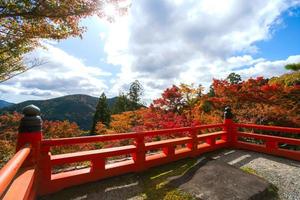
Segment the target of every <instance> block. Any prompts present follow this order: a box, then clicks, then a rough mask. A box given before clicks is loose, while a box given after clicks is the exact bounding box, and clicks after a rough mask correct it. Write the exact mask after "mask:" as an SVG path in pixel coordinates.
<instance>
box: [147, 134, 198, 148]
mask: <svg viewBox="0 0 300 200" xmlns="http://www.w3.org/2000/svg"><path fill="white" fill-rule="evenodd" d="M191 141H192V138H191V137H181V138H174V139H167V140H160V141H155V142H148V143H146V144H145V149H146V150H147V151H149V150H152V149H159V148H163V147H168V146H174V145H180V144H187V143H189V142H191Z"/></svg>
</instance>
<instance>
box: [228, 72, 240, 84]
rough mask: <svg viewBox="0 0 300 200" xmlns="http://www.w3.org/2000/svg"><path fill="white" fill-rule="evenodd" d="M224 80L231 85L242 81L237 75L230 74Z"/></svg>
mask: <svg viewBox="0 0 300 200" xmlns="http://www.w3.org/2000/svg"><path fill="white" fill-rule="evenodd" d="M226 80H227V81H229V82H230V83H231V84H238V83H240V82H241V81H242V78H241V76H240V75H239V74H236V73H234V72H232V73H230V74H229V75H228V76H227V78H226Z"/></svg>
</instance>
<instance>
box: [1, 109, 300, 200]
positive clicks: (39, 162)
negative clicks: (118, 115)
mask: <svg viewBox="0 0 300 200" xmlns="http://www.w3.org/2000/svg"><path fill="white" fill-rule="evenodd" d="M25 115H26V113H25ZM225 116H226V115H225ZM228 116H229V117H227V119H225V121H224V123H222V124H212V125H201V126H195V127H185V128H174V129H164V130H155V131H144V132H134V133H121V134H109V135H100V136H86V137H75V138H60V139H42V138H41V132H37V131H36V130H37V129H36V127H38V126H37V124H36V126H35V128H34V129H30V128H28V127H27V128H26V129H24V130H25V131H23V132H22V131H21V132H20V134H19V137H18V144H17V146H18V147H21V146H24V145H25V144H27V143H29V144H31V153H30V155H29V156H28V154H29V150H28V148H25V149H21V150H19V151H18V153H17V154H16V155H15V156H14V158H13V159H12V160H11V161H10V162H9V163H7V165H6V166H5V167H4V168H3V169H2V170H1V173H0V175H1V177H0V191H1V193H3V192H4V194H3V195H5V196H6V197H9V195H11V194H12V193H11V192H12V191H17V190H18V189H19V187H20V186H18V185H20V184H23V188H24V183H25V182H26V184H27V185H28V187H27V188H29V190H28V189H27V190H26V191H24V192H23V193H24V194H21V196H20V195H19V197H20V198H18V199H33V198H34V197H35V194H36V193H37V195H44V194H49V193H53V192H56V191H59V190H61V189H63V188H66V187H70V186H73V185H79V184H82V183H86V182H91V181H96V180H100V179H104V178H107V177H111V176H117V175H120V174H124V173H129V172H141V171H144V170H147V169H148V168H150V167H153V166H158V165H161V164H164V163H168V162H172V161H175V160H178V159H182V158H186V157H195V156H198V155H201V154H203V153H205V152H209V151H214V150H217V149H220V148H238V149H247V150H252V151H258V152H263V153H268V154H273V155H277V156H282V157H286V158H290V159H294V160H299V161H300V151H299V150H287V149H284V148H283V147H282V144H288V145H296V146H298V147H300V139H295V138H290V137H284V136H282V134H281V136H273V135H267V134H261V133H255V132H254V131H253V130H263V131H277V132H281V133H290V134H300V128H287V127H275V126H261V125H254V124H238V123H233V121H232V119H231V117H230V115H228ZM25 117H26V116H25ZM30 120H31V121H30V124H31V125H32V113H31V118H30ZM25 121H26V120H25ZM21 124H22V123H21ZM217 129H218V130H217ZM240 129H247V130H249V129H250V131H248V132H245V131H243V132H242V131H240ZM21 130H22V129H21ZM154 136H160V137H161V140H160V141H153V140H152V139H151V138H154ZM298 138H299V137H298ZM120 140H129V141H133V142H132V143H129V144H128V145H124V146H118V147H110V148H103V149H95V150H88V151H79V152H73V153H65V154H58V155H51V151H50V149H51V148H53V147H57V146H67V145H76V144H82V143H95V142H108V141H120ZM255 140H256V141H255ZM257 140H260V143H261V144H257ZM253 141H254V143H253ZM150 151H151V153H149V152H150ZM122 155H127V159H123V160H119V161H118V162H113V163H111V162H106V161H107V159H109V158H112V157H115V156H122ZM26 157H27V158H26ZM24 160H25V164H23V165H24V166H23V165H22V163H23V161H24ZM82 161H88V162H90V166H88V167H85V168H82V169H76V170H71V171H63V172H59V173H52V168H54V167H56V166H59V165H64V164H71V163H76V162H82ZM20 166H22V167H21V169H22V170H21V171H22V172H23V174H26V175H23V176H21V178H17V179H14V180H13V183H12V184H11V185H10V186H9V187H8V184H9V182H11V180H12V177H13V176H15V172H16V171H17V170H18V168H20ZM28 167H29V168H28ZM36 175H37V176H36ZM25 178H27V179H29V180H27V179H26V180H27V181H26V180H25ZM37 185H38V187H36V186H37ZM35 190H37V191H35ZM7 199H8V198H7ZM14 199H16V198H14Z"/></svg>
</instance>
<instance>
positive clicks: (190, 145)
mask: <svg viewBox="0 0 300 200" xmlns="http://www.w3.org/2000/svg"><path fill="white" fill-rule="evenodd" d="M189 133H190V137H191V138H192V141H191V142H190V143H188V144H187V147H188V148H189V149H190V150H191V157H196V156H197V150H198V138H197V129H196V128H195V127H192V128H191V130H190V132H189Z"/></svg>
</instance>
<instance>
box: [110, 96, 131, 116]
mask: <svg viewBox="0 0 300 200" xmlns="http://www.w3.org/2000/svg"><path fill="white" fill-rule="evenodd" d="M129 109H130V100H129V99H128V97H127V95H125V94H124V93H121V94H119V96H118V97H117V99H116V101H115V103H114V104H113V106H112V113H113V114H119V113H122V112H126V111H129Z"/></svg>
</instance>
